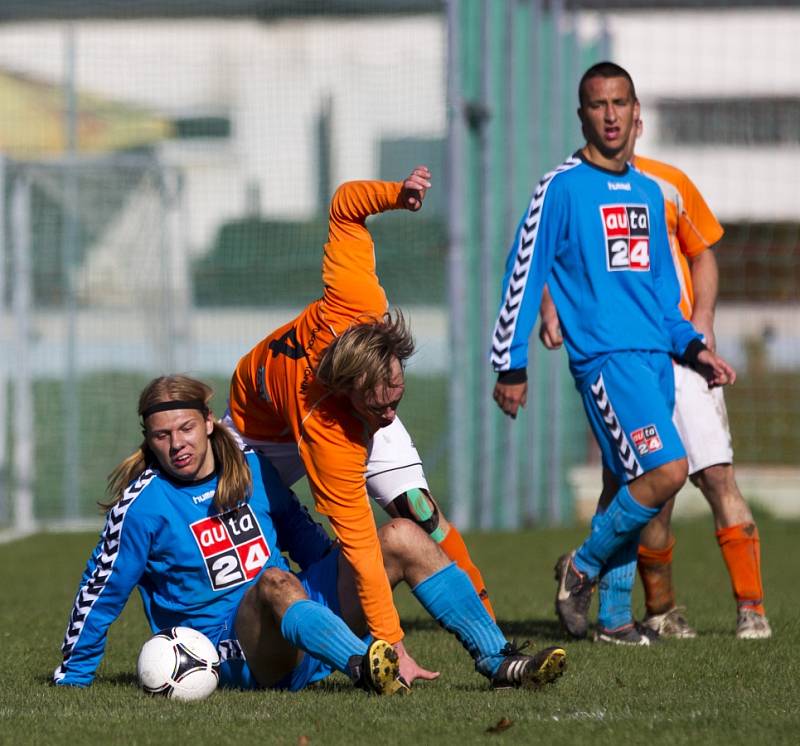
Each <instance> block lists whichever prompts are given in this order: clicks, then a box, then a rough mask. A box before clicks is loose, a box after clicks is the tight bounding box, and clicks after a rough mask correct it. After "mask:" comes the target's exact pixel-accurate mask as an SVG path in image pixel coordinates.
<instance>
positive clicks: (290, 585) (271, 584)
mask: <svg viewBox="0 0 800 746" xmlns="http://www.w3.org/2000/svg"><path fill="white" fill-rule="evenodd" d="M298 593H300V594H302V595H305V593H304V591H303V586H302V585H300V581H299V580H298V579H297V578H296V577H295V576H294V575H292V573H290V572H286V571H285V570H281V569H280V568H278V567H268V568H267V569H266V570H264V572H263V573H262V574H261V577H260V578H259V579H258V597H259V600H260V601H261V602H262V603H265V604H267V605H269V606H273V607H274V606H277V605H279V604H280V603H281V602H286V601H288V600H290V599H293V598H295V597H296V596H297V594H298Z"/></svg>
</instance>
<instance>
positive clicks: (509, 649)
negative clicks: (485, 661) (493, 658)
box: [492, 642, 567, 689]
mask: <svg viewBox="0 0 800 746" xmlns="http://www.w3.org/2000/svg"><path fill="white" fill-rule="evenodd" d="M526 647H528V643H527V642H526V643H523V644H522V645H520V646H519V647H517V646H516V645H514V644H512V643H508V644H507V645H506V646H505V647H504V648H503V649H502V650H501V651H500V653H501V654H502V655H504V656H505V658H504V659H503V662H502V663H501V664H500V668H498V669H497V671H496V672H495V674H494V676H492V689H509V688H514V689H540V688H541V687H542V686H544V685H545V684H552V683H553V682H554V681H555V680H556V679H558V678H559V677H560V676H561V675H562V674H563V673H564V670H565V669H566V667H567V653H566V651H565V650H564V648H559V647H551V648H544V650H540V651H539V652H538V653H536V654H535V655H523V654H522V652H521V651H522V650H524V649H525V648H526Z"/></svg>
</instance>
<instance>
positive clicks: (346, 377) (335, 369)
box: [316, 309, 414, 394]
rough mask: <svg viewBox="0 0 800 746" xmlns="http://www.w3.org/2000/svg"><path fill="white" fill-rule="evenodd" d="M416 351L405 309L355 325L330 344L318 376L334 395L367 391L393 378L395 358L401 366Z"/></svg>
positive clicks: (386, 383)
mask: <svg viewBox="0 0 800 746" xmlns="http://www.w3.org/2000/svg"><path fill="white" fill-rule="evenodd" d="M413 354H414V338H413V337H412V336H411V330H410V329H409V326H408V324H407V323H406V320H405V317H404V316H403V312H402V311H401V310H400V309H395V311H394V313H387V314H385V315H384V316H383V318H381V319H375V320H373V321H366V322H363V323H360V324H354V325H353V326H351V327H350V328H349V329H346V330H345V331H344V332H342V334H341V335H339V336H338V337H337V338H336V339H334V340H333V342H331V343H330V345H328V347H327V348H326V349H325V351H324V352H323V353H322V356H321V357H320V361H319V364H318V365H317V370H316V376H317V380H318V381H320V383H322V384H323V385H324V386H326V387H327V388H328V389H330V390H331V391H332V392H333V393H334V394H350V393H352V392H354V391H360V392H362V393H363V392H367V391H372V390H374V389H375V388H376V387H377V386H378V385H380V384H385V385H389V383H390V382H391V380H392V359H394V358H397V360H398V361H399V362H400V365H401V367H405V362H406V360H408V358H410V357H411V355H413Z"/></svg>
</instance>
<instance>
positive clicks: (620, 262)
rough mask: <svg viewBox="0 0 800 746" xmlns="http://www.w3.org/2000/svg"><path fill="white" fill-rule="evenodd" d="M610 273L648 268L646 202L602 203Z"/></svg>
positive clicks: (607, 264)
mask: <svg viewBox="0 0 800 746" xmlns="http://www.w3.org/2000/svg"><path fill="white" fill-rule="evenodd" d="M600 214H601V216H602V218H603V231H604V232H605V236H606V267H607V268H608V270H609V272H618V271H621V270H632V271H635V272H646V271H647V270H649V269H650V213H649V212H648V210H647V205H601V206H600Z"/></svg>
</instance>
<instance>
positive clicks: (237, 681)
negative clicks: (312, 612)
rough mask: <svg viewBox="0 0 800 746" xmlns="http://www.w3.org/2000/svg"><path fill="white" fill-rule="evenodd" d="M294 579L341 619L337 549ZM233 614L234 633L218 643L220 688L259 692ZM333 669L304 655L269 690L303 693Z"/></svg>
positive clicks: (310, 596)
mask: <svg viewBox="0 0 800 746" xmlns="http://www.w3.org/2000/svg"><path fill="white" fill-rule="evenodd" d="M297 579H298V580H299V581H300V583H301V584H302V586H303V588H304V589H305V592H306V593H307V594H308V597H309V599H310V600H312V601H316V602H317V603H320V604H322V605H323V606H327V607H328V608H329V609H330V610H331V611H332V612H333V613H334V614H336V615H337V616H341V611H340V607H339V594H338V592H337V584H338V580H339V549H338V548H335V549H334V550H333V551H331V552H330V553H329V554H327V555H326V556H325V557H323V558H322V559H321V560H320V561H319V562H315V563H314V564H313V565H311V567H309V568H308V569H307V570H305V571H303V572H301V573H300V574H299V575H298V576H297ZM237 611H238V609H237ZM235 621H236V613H234V614H233V616H232V618H231V619H230V620H229V623H228V627H227V628H228V629H230V630H234V632H233V633H232V634H230V635H229V636H228V639H225V640H220V641H219V643H218V644H217V647H218V649H219V652H220V658H221V662H220V672H219V674H220V675H219V682H220V686H223V687H229V688H235V689H260V688H262V687H261V686H260V684H259V683H258V682H257V681H256V680H255V677H254V676H253V674H252V672H251V671H250V667H249V666H248V665H247V661H246V660H245V657H244V653H243V652H242V648H241V645H240V644H239V640H238V637H237V636H236V632H235V630H236V625H235ZM333 671H334V669H333V668H331V667H330V666H329V665H327V664H326V663H323V662H322V661H320V660H317V659H316V658H314V657H312V656H310V655H304V656H303V658H302V660H301V661H300V663H299V665H298V666H297V668H295V669H294V670H293V671H292V672H291V673H289V674H287V675H286V676H285V677H284V678H283V679H281V680H280V681H279V682H278V683H277V684H274V685H273V686H271V687H270V689H287V690H289V691H291V692H296V691H299V690H300V689H304V688H305V687H307V686H308V685H309V684H313V683H314V682H315V681H320V680H321V679H324V678H325V677H326V676H329V675H330V674H331V673H333Z"/></svg>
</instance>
